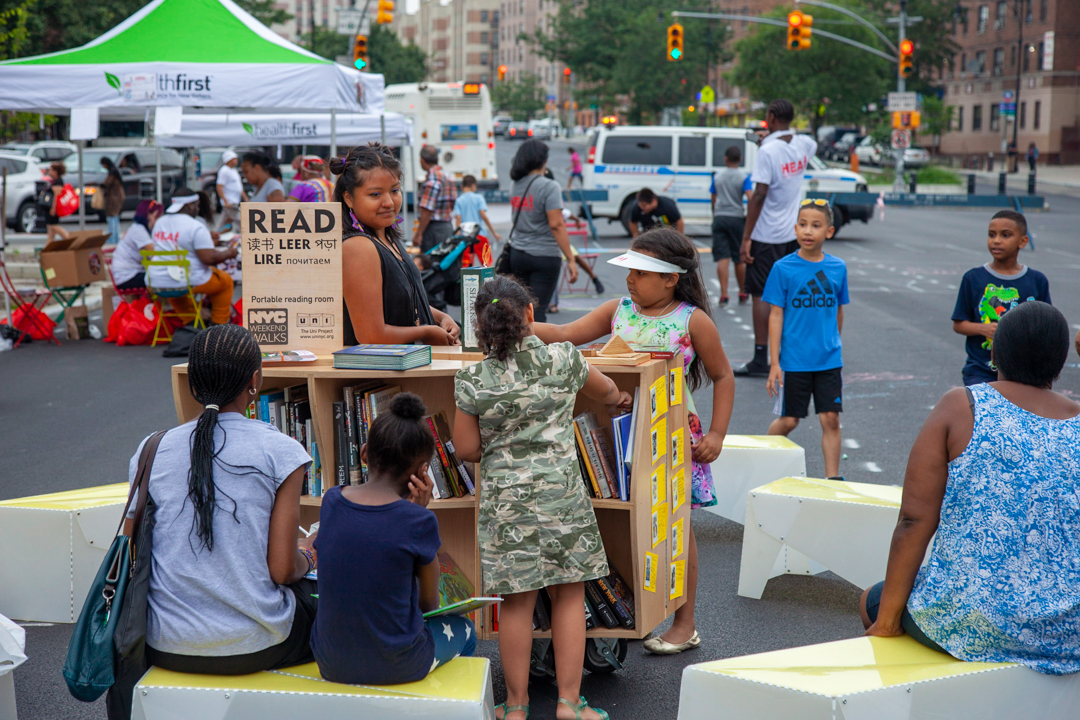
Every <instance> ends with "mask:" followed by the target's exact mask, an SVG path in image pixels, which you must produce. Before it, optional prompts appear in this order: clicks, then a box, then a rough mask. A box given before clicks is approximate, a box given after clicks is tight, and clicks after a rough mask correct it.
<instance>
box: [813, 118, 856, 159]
mask: <svg viewBox="0 0 1080 720" xmlns="http://www.w3.org/2000/svg"><path fill="white" fill-rule="evenodd" d="M848 133H855V134H856V135H858V134H859V128H856V127H839V126H837V125H823V126H822V127H819V128H818V131H817V141H818V149H817V154H818V157H823V158H826V159H829V157H830V156H829V153H831V152H832V149H833V145H835V144H836V142H837V141H838V140H839V139H840V138H842V137H844V136H845V135H847V134H848Z"/></svg>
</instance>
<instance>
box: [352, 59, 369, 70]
mask: <svg viewBox="0 0 1080 720" xmlns="http://www.w3.org/2000/svg"><path fill="white" fill-rule="evenodd" d="M353 64H354V65H356V69H357V70H363V69H364V68H365V67H366V66H367V61H365V60H361V59H359V58H357V60H356V62H355V63H353Z"/></svg>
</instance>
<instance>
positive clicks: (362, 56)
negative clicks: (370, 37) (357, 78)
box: [353, 35, 368, 70]
mask: <svg viewBox="0 0 1080 720" xmlns="http://www.w3.org/2000/svg"><path fill="white" fill-rule="evenodd" d="M367 64H368V59H367V35H357V36H356V40H355V42H353V65H355V66H356V69H357V70H363V69H364V68H366V67H367Z"/></svg>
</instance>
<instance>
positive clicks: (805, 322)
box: [761, 200, 848, 480]
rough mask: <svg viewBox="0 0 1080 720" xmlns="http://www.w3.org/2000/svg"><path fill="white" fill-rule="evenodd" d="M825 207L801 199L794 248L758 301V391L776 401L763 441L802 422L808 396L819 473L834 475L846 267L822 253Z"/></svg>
mask: <svg viewBox="0 0 1080 720" xmlns="http://www.w3.org/2000/svg"><path fill="white" fill-rule="evenodd" d="M834 232H835V228H834V227H833V213H832V208H831V207H830V206H829V204H828V202H826V201H825V200H804V201H803V203H802V205H801V206H800V208H799V213H798V215H797V217H796V220H795V236H796V240H797V242H798V244H799V249H798V251H797V252H795V253H794V254H792V255H788V256H786V257H784V258H781V259H780V260H777V261H776V263H775V264H774V265H773V267H772V270H771V271H770V272H769V277H768V280H767V281H766V282H765V291H764V292H763V293H762V295H761V299H762V300H763V301H764V302H766V303H769V304H770V305H771V306H772V308H771V310H770V314H769V350H770V355H771V364H770V368H769V380H768V383H767V384H766V388H767V389H768V391H769V395H772V396H775V397H776V405H775V406H774V408H773V412H774V413H775V414H777V415H779V416H780V417H778V418H777V419H776V420H773V422H772V424H771V425H769V434H770V435H787V434H789V433H790V432H791V431H792V430H794V429H795V428H796V426H798V424H799V420H800V419H802V418H804V417H806V414H807V410H808V409H809V407H810V397H811V396H813V398H814V411H815V412H816V413H817V414H818V420H820V422H821V454H822V455H823V456H824V458H825V475H826V476H827V477H828V478H830V479H833V480H843V478H842V477H840V413H841V412H842V411H843V403H842V387H843V382H842V380H841V377H840V371H841V368H842V367H843V364H844V361H843V358H842V356H841V342H840V330H841V328H842V327H843V324H844V309H843V306H844V305H847V303H848V285H847V265H845V264H844V261H843V260H841V259H840V258H838V257H834V256H832V255H828V254H826V253H825V252H824V251H823V250H822V246H823V245H824V244H825V240H826V239H828V238H830V237H832V235H833V233H834Z"/></svg>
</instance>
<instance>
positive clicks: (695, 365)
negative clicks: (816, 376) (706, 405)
mask: <svg viewBox="0 0 1080 720" xmlns="http://www.w3.org/2000/svg"><path fill="white" fill-rule="evenodd" d="M608 262H609V263H611V264H612V265H617V266H619V267H624V268H626V269H627V270H628V271H629V272H628V274H627V276H626V289H627V290H628V291H629V297H624V298H622V299H620V300H609V301H607V302H605V303H604V304H603V305H601V306H600V307H598V308H596V309H595V310H593V311H592V312H590V313H589V314H588V315H586V316H585V317H583V318H581V319H580V320H575V321H574V322H572V323H568V324H566V325H548V324H546V323H538V324H536V325H534V326H533V330H534V331H535V333H536V336H537V337H538V338H540V339H541V340H543V341H544V342H548V343H557V342H569V343H572V344H574V345H584V344H585V343H590V342H593V341H595V340H598V339H600V338H602V337H604V336H605V335H608V334H609V333H610V334H613V335H618V336H619V337H621V338H622V339H623V340H625V341H626V342H628V343H630V345H631V346H636V347H661V348H664V349H668V350H671V351H672V352H675V353H677V354H676V357H678V356H680V355H681V356H682V358H683V379H684V381H685V383H686V387H685V392H684V393H683V395H684V397H685V398H686V403H687V414H688V415H689V420H690V438H691V446H692V449H693V451H692V453H691V459H692V460H693V463H692V482H691V488H692V489H691V497H690V507H693V508H700V507H709V506H710V505H715V504H716V498H715V497H714V494H713V480H712V471H711V470H710V468H709V463H711V462H712V461H713V460H715V459H716V458H717V457H718V456H719V455H720V450H721V448H723V446H724V436H725V435H727V428H728V422H729V421H730V420H731V408H732V405H733V404H734V402H735V378H734V377H733V376H732V373H731V364H730V363H729V362H728V359H727V355H725V354H724V347H723V345H721V344H720V333H719V332H718V331H717V329H716V324H715V323H714V322H713V319H712V317H711V316H710V314H709V295H708V293H707V292H706V291H705V284H704V283H703V282H702V279H701V263H700V261H699V259H698V251H697V248H696V247H695V246H694V243H693V242H691V241H690V238H688V237H686V236H685V235H683V234H682V233H681V232H679V231H678V230H675V229H673V228H670V227H658V228H654V229H652V230H649V231H647V232H645V233H643V234H641V235H639V236H638V237H637V238H636V239H635V240H634V242H633V244H632V245H631V246H630V250H629V251H628V252H626V253H624V254H622V255H620V256H619V257H617V258H614V259H612V260H609V261H608ZM709 380H711V381H712V383H713V397H712V424H711V426H710V428H709V431H708V432H703V431H702V426H701V418H700V417H699V416H698V414H697V408H696V407H695V406H694V397H693V395H691V392H692V391H694V390H697V389H698V387H700V386H701V385H703V384H705V382H707V381H709ZM687 551H688V557H687V563H686V602H685V603H684V604H683V606H682V607H680V608H679V609H678V610H676V611H675V620H674V622H673V623H672V625H671V628H669V629H668V631H667V632H666V633H664V634H663V635H662V636H658V637H652V638H649V639H648V640H646V641H645V643H644V645H645V649H646V650H648V651H649V652H651V653H656V654H658V655H673V654H675V653H679V652H682V651H683V650H689V649H691V648H696V647H699V646H700V645H701V637H700V636H699V635H698V633H697V629H696V627H695V623H694V601H695V598H696V594H697V572H698V563H697V541H696V540H695V538H694V531H693V528H691V529H690V538H689V542H688V543H687Z"/></svg>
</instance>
